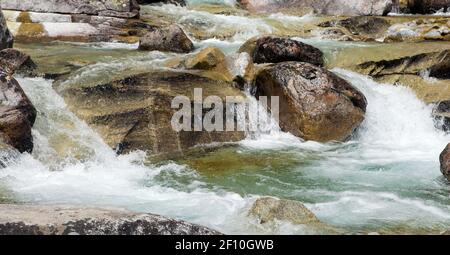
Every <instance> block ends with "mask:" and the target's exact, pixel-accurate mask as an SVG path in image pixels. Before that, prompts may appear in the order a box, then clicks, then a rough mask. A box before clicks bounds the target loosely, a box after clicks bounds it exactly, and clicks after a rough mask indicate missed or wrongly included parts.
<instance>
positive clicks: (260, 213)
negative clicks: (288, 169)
mask: <svg viewBox="0 0 450 255" xmlns="http://www.w3.org/2000/svg"><path fill="white" fill-rule="evenodd" d="M249 215H250V216H253V217H256V218H257V219H258V220H259V222H260V223H261V224H264V223H267V222H271V221H274V220H281V221H289V222H291V223H293V224H311V223H320V221H319V219H317V217H316V216H315V215H314V213H312V212H311V211H310V210H309V209H308V208H306V207H305V206H304V205H303V204H302V203H300V202H298V201H294V200H284V199H276V198H272V197H263V198H259V199H257V200H256V201H255V203H254V204H253V205H252V207H251V209H250V211H249Z"/></svg>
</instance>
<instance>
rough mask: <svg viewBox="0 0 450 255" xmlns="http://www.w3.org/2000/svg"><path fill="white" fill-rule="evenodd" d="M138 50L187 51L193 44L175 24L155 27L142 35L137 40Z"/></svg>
mask: <svg viewBox="0 0 450 255" xmlns="http://www.w3.org/2000/svg"><path fill="white" fill-rule="evenodd" d="M139 49H140V50H148V51H153V50H159V51H172V52H178V53H187V52H190V51H192V50H193V49H194V44H193V43H192V41H191V40H190V39H189V37H188V36H187V35H186V34H185V33H184V31H183V29H181V28H180V27H179V26H177V25H171V26H169V27H168V28H161V29H155V30H153V31H150V32H148V33H147V34H146V35H144V36H143V37H142V38H141V40H140V41H139Z"/></svg>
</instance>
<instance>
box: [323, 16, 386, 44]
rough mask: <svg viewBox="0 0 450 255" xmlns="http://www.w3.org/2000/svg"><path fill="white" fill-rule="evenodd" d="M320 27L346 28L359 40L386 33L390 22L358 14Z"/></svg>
mask: <svg viewBox="0 0 450 255" xmlns="http://www.w3.org/2000/svg"><path fill="white" fill-rule="evenodd" d="M319 26H320V27H340V28H344V29H346V30H347V31H348V32H349V33H350V34H351V35H352V36H356V38H357V39H359V40H367V39H377V38H379V37H381V36H383V35H384V33H385V32H386V31H387V29H388V28H389V26H390V23H389V22H388V21H387V20H386V19H383V18H379V17H370V16H357V17H351V18H347V19H343V20H332V21H327V22H323V23H321V24H319ZM356 38H355V39H356Z"/></svg>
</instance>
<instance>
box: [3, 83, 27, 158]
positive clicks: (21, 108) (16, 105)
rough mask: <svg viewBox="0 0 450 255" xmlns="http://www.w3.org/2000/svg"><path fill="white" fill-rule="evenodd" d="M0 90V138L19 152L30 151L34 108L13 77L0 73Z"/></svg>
mask: <svg viewBox="0 0 450 255" xmlns="http://www.w3.org/2000/svg"><path fill="white" fill-rule="evenodd" d="M0 91H1V97H0V138H2V139H3V141H4V142H6V143H7V144H10V145H11V146H13V147H14V148H16V149H17V150H19V151H20V152H31V151H32V150H33V136H32V134H31V128H32V126H33V124H34V121H35V120H36V109H35V108H34V106H33V104H32V103H31V102H30V100H29V99H28V97H27V96H26V95H25V93H24V91H23V90H22V88H21V87H20V85H19V83H18V82H17V81H16V80H15V79H14V78H12V77H10V76H5V75H0Z"/></svg>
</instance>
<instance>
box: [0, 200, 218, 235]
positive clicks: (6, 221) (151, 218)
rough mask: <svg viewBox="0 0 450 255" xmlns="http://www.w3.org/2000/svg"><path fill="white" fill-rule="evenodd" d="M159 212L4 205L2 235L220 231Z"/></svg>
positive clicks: (0, 219) (0, 214)
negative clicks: (159, 213)
mask: <svg viewBox="0 0 450 255" xmlns="http://www.w3.org/2000/svg"><path fill="white" fill-rule="evenodd" d="M218 234H220V233H219V232H217V231H214V230H212V229H208V228H206V227H202V226H199V225H195V224H191V223H188V222H185V221H181V220H174V219H170V218H166V217H163V216H159V215H153V214H144V213H135V212H130V211H126V210H121V209H110V208H85V207H75V206H48V205H45V206H44V205H8V204H3V205H0V235H218Z"/></svg>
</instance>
